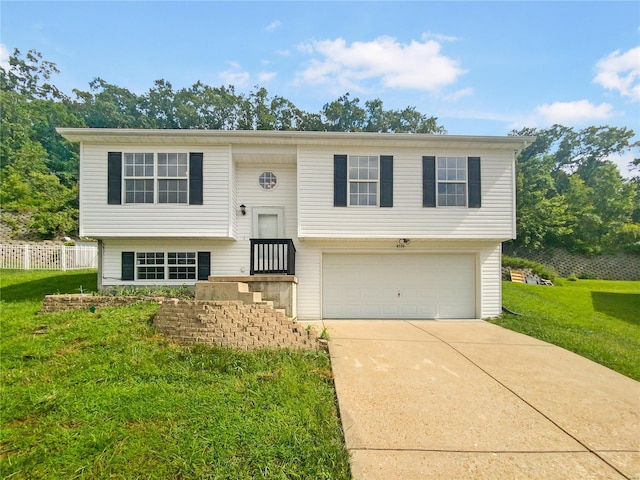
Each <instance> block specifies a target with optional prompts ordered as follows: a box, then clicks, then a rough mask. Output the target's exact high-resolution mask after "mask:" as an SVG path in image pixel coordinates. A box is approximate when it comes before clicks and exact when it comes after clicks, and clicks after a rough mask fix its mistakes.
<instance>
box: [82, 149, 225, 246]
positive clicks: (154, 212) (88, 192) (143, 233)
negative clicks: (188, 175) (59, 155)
mask: <svg viewBox="0 0 640 480" xmlns="http://www.w3.org/2000/svg"><path fill="white" fill-rule="evenodd" d="M108 152H169V153H171V152H203V153H204V161H203V176H204V186H203V189H204V192H203V205H167V204H163V205H155V204H129V205H126V204H122V205H108V204H107V154H108ZM231 184H232V181H231V149H230V146H217V147H215V146H205V147H203V146H202V145H199V146H198V145H196V146H188V145H186V146H181V147H169V146H150V145H147V146H139V145H135V146H126V147H123V146H122V145H87V144H83V145H82V156H81V161H80V212H81V213H80V215H81V216H80V235H81V236H86V237H94V238H109V237H111V238H113V237H127V236H130V237H182V238H183V237H192V238H194V237H218V238H228V237H229V235H230V231H231V228H230V224H231V223H232V218H231V217H230V199H231V198H232V192H231V191H230V188H231Z"/></svg>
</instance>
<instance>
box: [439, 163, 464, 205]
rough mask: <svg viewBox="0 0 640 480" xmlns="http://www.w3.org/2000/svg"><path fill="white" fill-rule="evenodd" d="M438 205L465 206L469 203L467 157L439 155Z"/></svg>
mask: <svg viewBox="0 0 640 480" xmlns="http://www.w3.org/2000/svg"><path fill="white" fill-rule="evenodd" d="M437 162H438V163H437V178H438V206H440V207H465V206H466V205H467V159H466V157H438V159H437Z"/></svg>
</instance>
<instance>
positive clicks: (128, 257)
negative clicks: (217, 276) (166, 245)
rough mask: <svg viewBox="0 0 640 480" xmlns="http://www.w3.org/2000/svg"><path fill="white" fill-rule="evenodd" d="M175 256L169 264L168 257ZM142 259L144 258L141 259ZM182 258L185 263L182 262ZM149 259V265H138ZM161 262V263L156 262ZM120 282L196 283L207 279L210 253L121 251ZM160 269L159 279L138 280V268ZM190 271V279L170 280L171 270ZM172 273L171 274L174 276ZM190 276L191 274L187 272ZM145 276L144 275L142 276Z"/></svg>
mask: <svg viewBox="0 0 640 480" xmlns="http://www.w3.org/2000/svg"><path fill="white" fill-rule="evenodd" d="M171 255H175V257H176V258H175V262H171V261H170V260H171V259H170V256H171ZM141 256H142V257H144V258H141ZM181 256H184V260H186V262H182V261H181V260H182V259H181V258H180V257H181ZM146 259H150V260H151V261H150V262H149V263H146V261H145V262H144V263H140V261H141V260H146ZM158 259H160V260H161V263H160V262H158ZM121 267H122V277H121V279H122V281H133V282H140V283H146V284H148V283H158V282H160V283H176V282H196V281H199V280H206V279H208V277H209V275H210V272H211V252H210V251H195V250H184V249H181V250H163V249H154V248H149V249H148V250H147V249H145V250H144V251H123V252H121ZM145 267H149V268H155V269H158V268H161V269H162V277H161V278H140V275H139V268H145ZM184 268H189V269H192V272H193V277H192V278H171V275H172V269H174V270H179V269H184ZM175 273H176V272H174V273H173V274H175ZM189 274H191V272H189ZM143 276H146V275H143Z"/></svg>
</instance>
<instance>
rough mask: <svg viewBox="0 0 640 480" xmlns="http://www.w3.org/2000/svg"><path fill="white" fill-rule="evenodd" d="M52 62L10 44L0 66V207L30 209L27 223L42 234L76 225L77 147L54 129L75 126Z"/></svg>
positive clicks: (68, 231)
mask: <svg viewBox="0 0 640 480" xmlns="http://www.w3.org/2000/svg"><path fill="white" fill-rule="evenodd" d="M54 73H57V68H56V67H55V65H54V64H52V63H51V62H46V61H43V60H42V57H41V55H40V54H39V53H37V52H33V51H29V52H28V53H27V54H26V56H24V57H23V56H22V54H21V53H20V51H19V50H17V49H16V50H14V52H13V54H12V55H11V56H10V58H9V68H8V69H7V70H5V69H4V68H1V67H0V106H1V108H2V110H1V112H0V125H1V126H0V128H1V130H0V132H1V135H2V141H1V142H0V145H1V147H0V178H1V180H2V191H1V194H0V200H1V201H2V207H3V211H4V212H12V211H13V212H26V213H30V214H31V225H30V227H31V229H32V230H33V231H35V232H37V233H38V234H39V235H41V236H43V237H45V238H47V237H49V236H51V235H62V234H73V233H74V232H75V231H76V230H77V188H76V186H75V185H76V182H77V158H78V154H77V147H76V146H72V145H70V144H69V143H67V142H66V141H65V140H64V139H63V138H62V137H61V136H60V135H58V134H57V132H56V131H55V127H56V125H57V124H58V123H66V124H68V125H70V126H80V125H82V122H81V121H80V120H79V119H78V118H77V117H75V116H74V115H73V113H72V112H71V110H70V102H69V99H68V98H67V97H66V96H65V95H63V94H62V93H61V92H60V91H59V90H58V89H57V88H56V87H55V86H54V85H53V84H51V83H50V79H51V76H52V74H54Z"/></svg>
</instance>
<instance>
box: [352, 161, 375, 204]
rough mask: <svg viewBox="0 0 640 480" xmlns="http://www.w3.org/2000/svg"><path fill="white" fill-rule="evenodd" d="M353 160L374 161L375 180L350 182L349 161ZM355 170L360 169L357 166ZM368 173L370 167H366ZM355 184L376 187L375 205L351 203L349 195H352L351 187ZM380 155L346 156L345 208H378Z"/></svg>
mask: <svg viewBox="0 0 640 480" xmlns="http://www.w3.org/2000/svg"><path fill="white" fill-rule="evenodd" d="M355 158H358V159H360V158H367V159H369V161H370V160H371V159H372V158H375V159H376V163H377V166H376V178H375V179H374V180H371V179H360V178H358V179H355V180H352V179H351V175H350V174H349V172H350V169H351V168H352V167H351V160H352V159H355ZM356 168H360V167H359V166H358V167H356ZM367 169H368V171H370V167H369V166H367ZM355 183H367V184H372V183H373V184H375V185H376V193H375V195H376V203H374V204H370V203H367V204H353V203H351V195H353V194H352V193H351V185H352V184H355ZM380 183H381V182H380V155H348V156H347V206H348V207H355V208H361V207H362V208H367V207H379V206H380ZM355 195H359V194H358V193H356V194H355ZM365 195H369V196H370V195H371V193H367V194H365Z"/></svg>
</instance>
